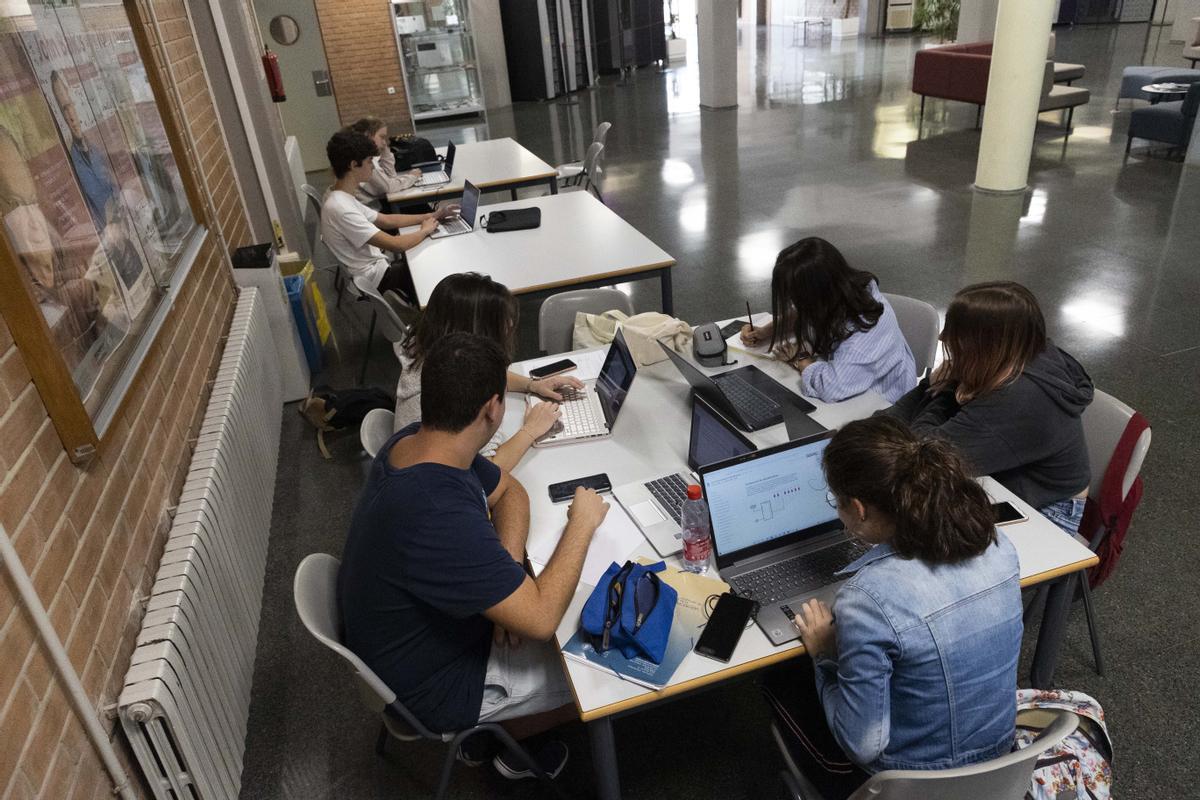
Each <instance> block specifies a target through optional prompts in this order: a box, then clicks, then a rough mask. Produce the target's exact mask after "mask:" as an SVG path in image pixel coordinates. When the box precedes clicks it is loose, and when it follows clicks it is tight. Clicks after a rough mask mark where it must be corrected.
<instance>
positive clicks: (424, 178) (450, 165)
mask: <svg viewBox="0 0 1200 800" xmlns="http://www.w3.org/2000/svg"><path fill="white" fill-rule="evenodd" d="M413 167H415V168H416V169H419V170H421V177H419V178H417V182H416V183H414V184H413V186H437V185H438V184H441V183H449V182H450V173H452V172H453V171H454V142H447V143H446V160H445V161H422V162H421V163H420V164H413Z"/></svg>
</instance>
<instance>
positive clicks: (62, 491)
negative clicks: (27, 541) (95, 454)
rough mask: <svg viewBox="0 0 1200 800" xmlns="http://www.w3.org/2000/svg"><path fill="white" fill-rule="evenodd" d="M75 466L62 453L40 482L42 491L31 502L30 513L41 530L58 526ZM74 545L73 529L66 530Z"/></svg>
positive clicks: (48, 530)
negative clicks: (44, 479)
mask: <svg viewBox="0 0 1200 800" xmlns="http://www.w3.org/2000/svg"><path fill="white" fill-rule="evenodd" d="M75 479H76V474H75V466H74V465H73V464H72V463H71V462H70V460H68V459H67V454H66V453H62V454H61V455H60V456H59V458H58V463H56V464H55V465H54V466H53V468H52V469H51V471H50V475H49V476H48V477H47V478H46V481H45V482H44V483H43V484H42V492H41V494H40V495H38V497H37V499H36V500H34V502H33V508H32V509H30V515H31V516H32V517H33V518H34V519H35V520H37V523H38V525H40V526H41V527H42V530H43V531H46V532H50V531H53V530H54V529H55V528H56V527H58V523H59V519H60V518H61V517H62V516H63V514H64V513H65V512H66V510H67V500H68V499H70V497H71V492H72V491H73V490H74V488H75ZM68 533H69V535H70V537H71V539H72V548H73V547H74V542H73V540H74V538H75V533H74V529H71V530H70V531H68Z"/></svg>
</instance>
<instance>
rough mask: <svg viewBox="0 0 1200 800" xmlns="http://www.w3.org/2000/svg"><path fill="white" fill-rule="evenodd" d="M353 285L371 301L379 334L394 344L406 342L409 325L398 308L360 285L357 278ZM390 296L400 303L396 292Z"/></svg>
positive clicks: (372, 290)
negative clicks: (401, 316)
mask: <svg viewBox="0 0 1200 800" xmlns="http://www.w3.org/2000/svg"><path fill="white" fill-rule="evenodd" d="M352 283H354V288H356V289H358V291H359V293H361V294H362V296H364V297H366V298H367V299H368V300H370V301H371V307H372V308H374V309H375V325H376V326H377V327H378V329H379V332H380V333H382V334H383V338H385V339H387V340H388V341H389V342H392V343H393V344H394V343H396V342H402V341H404V337H406V336H408V325H407V324H406V323H405V322H404V320H403V319H401V318H400V314H399V313H398V312H397V310H396V306H395V305H393V304H392V303H389V302H388V301H387V300H386V299H385V298H384V296H383V295H381V294H380V293H379V292H378V291H376V290H375V289H371V288H369V287H367V286H363V285H362V284H360V283H358V279H357V278H356V279H355V280H354V281H352ZM388 294H390V295H392V296H393V297H396V298H397V300H396V302H397V303H398V302H399V298H398V296H397V295H396V294H395V292H388Z"/></svg>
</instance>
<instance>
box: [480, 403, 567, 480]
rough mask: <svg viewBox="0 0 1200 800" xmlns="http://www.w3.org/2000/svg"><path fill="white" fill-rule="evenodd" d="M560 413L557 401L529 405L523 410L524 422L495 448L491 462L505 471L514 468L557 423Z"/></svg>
mask: <svg viewBox="0 0 1200 800" xmlns="http://www.w3.org/2000/svg"><path fill="white" fill-rule="evenodd" d="M561 415H562V414H561V412H560V411H559V407H558V404H557V403H553V402H548V403H536V404H534V405H532V406H530V407H529V408H528V409H527V410H526V411H525V422H524V424H522V425H521V428H520V430H518V431H517V432H516V433H514V434H513V435H512V436H511V437H509V439H508V440H507V441H506V442H504V443H503V444H501V445H500V446H499V447H497V448H496V452H495V454H493V455H492V463H493V464H495V465H496V466H498V467H500V468H501V469H503V470H504V471H506V472H511V471H512V470H514V469H516V466H517V464H518V463H520V461H521V459H522V458H523V457H524V456H525V453H527V452H528V451H529V448H530V447H533V444H534V442H536V441H537V440H538V439H540V438H542V437H543V436H545V435H546V433H547V431H549V430H550V429H551V428H553V427H554V426H555V425H556V424H557V423H558V420H559V417H560V416H561Z"/></svg>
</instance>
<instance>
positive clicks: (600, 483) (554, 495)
mask: <svg viewBox="0 0 1200 800" xmlns="http://www.w3.org/2000/svg"><path fill="white" fill-rule="evenodd" d="M580 486H582V487H584V488H585V489H595V490H596V491H597V492H611V491H612V483H611V482H609V480H608V475H607V474H606V473H604V472H600V473H597V474H595V475H588V476H587V477H586V478H576V479H575V480H573V481H563V482H562V483H552V484H550V502H552V503H561V502H563V501H564V500H570V499H572V498H573V497H575V490H576V489H577V488H578V487H580Z"/></svg>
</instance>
